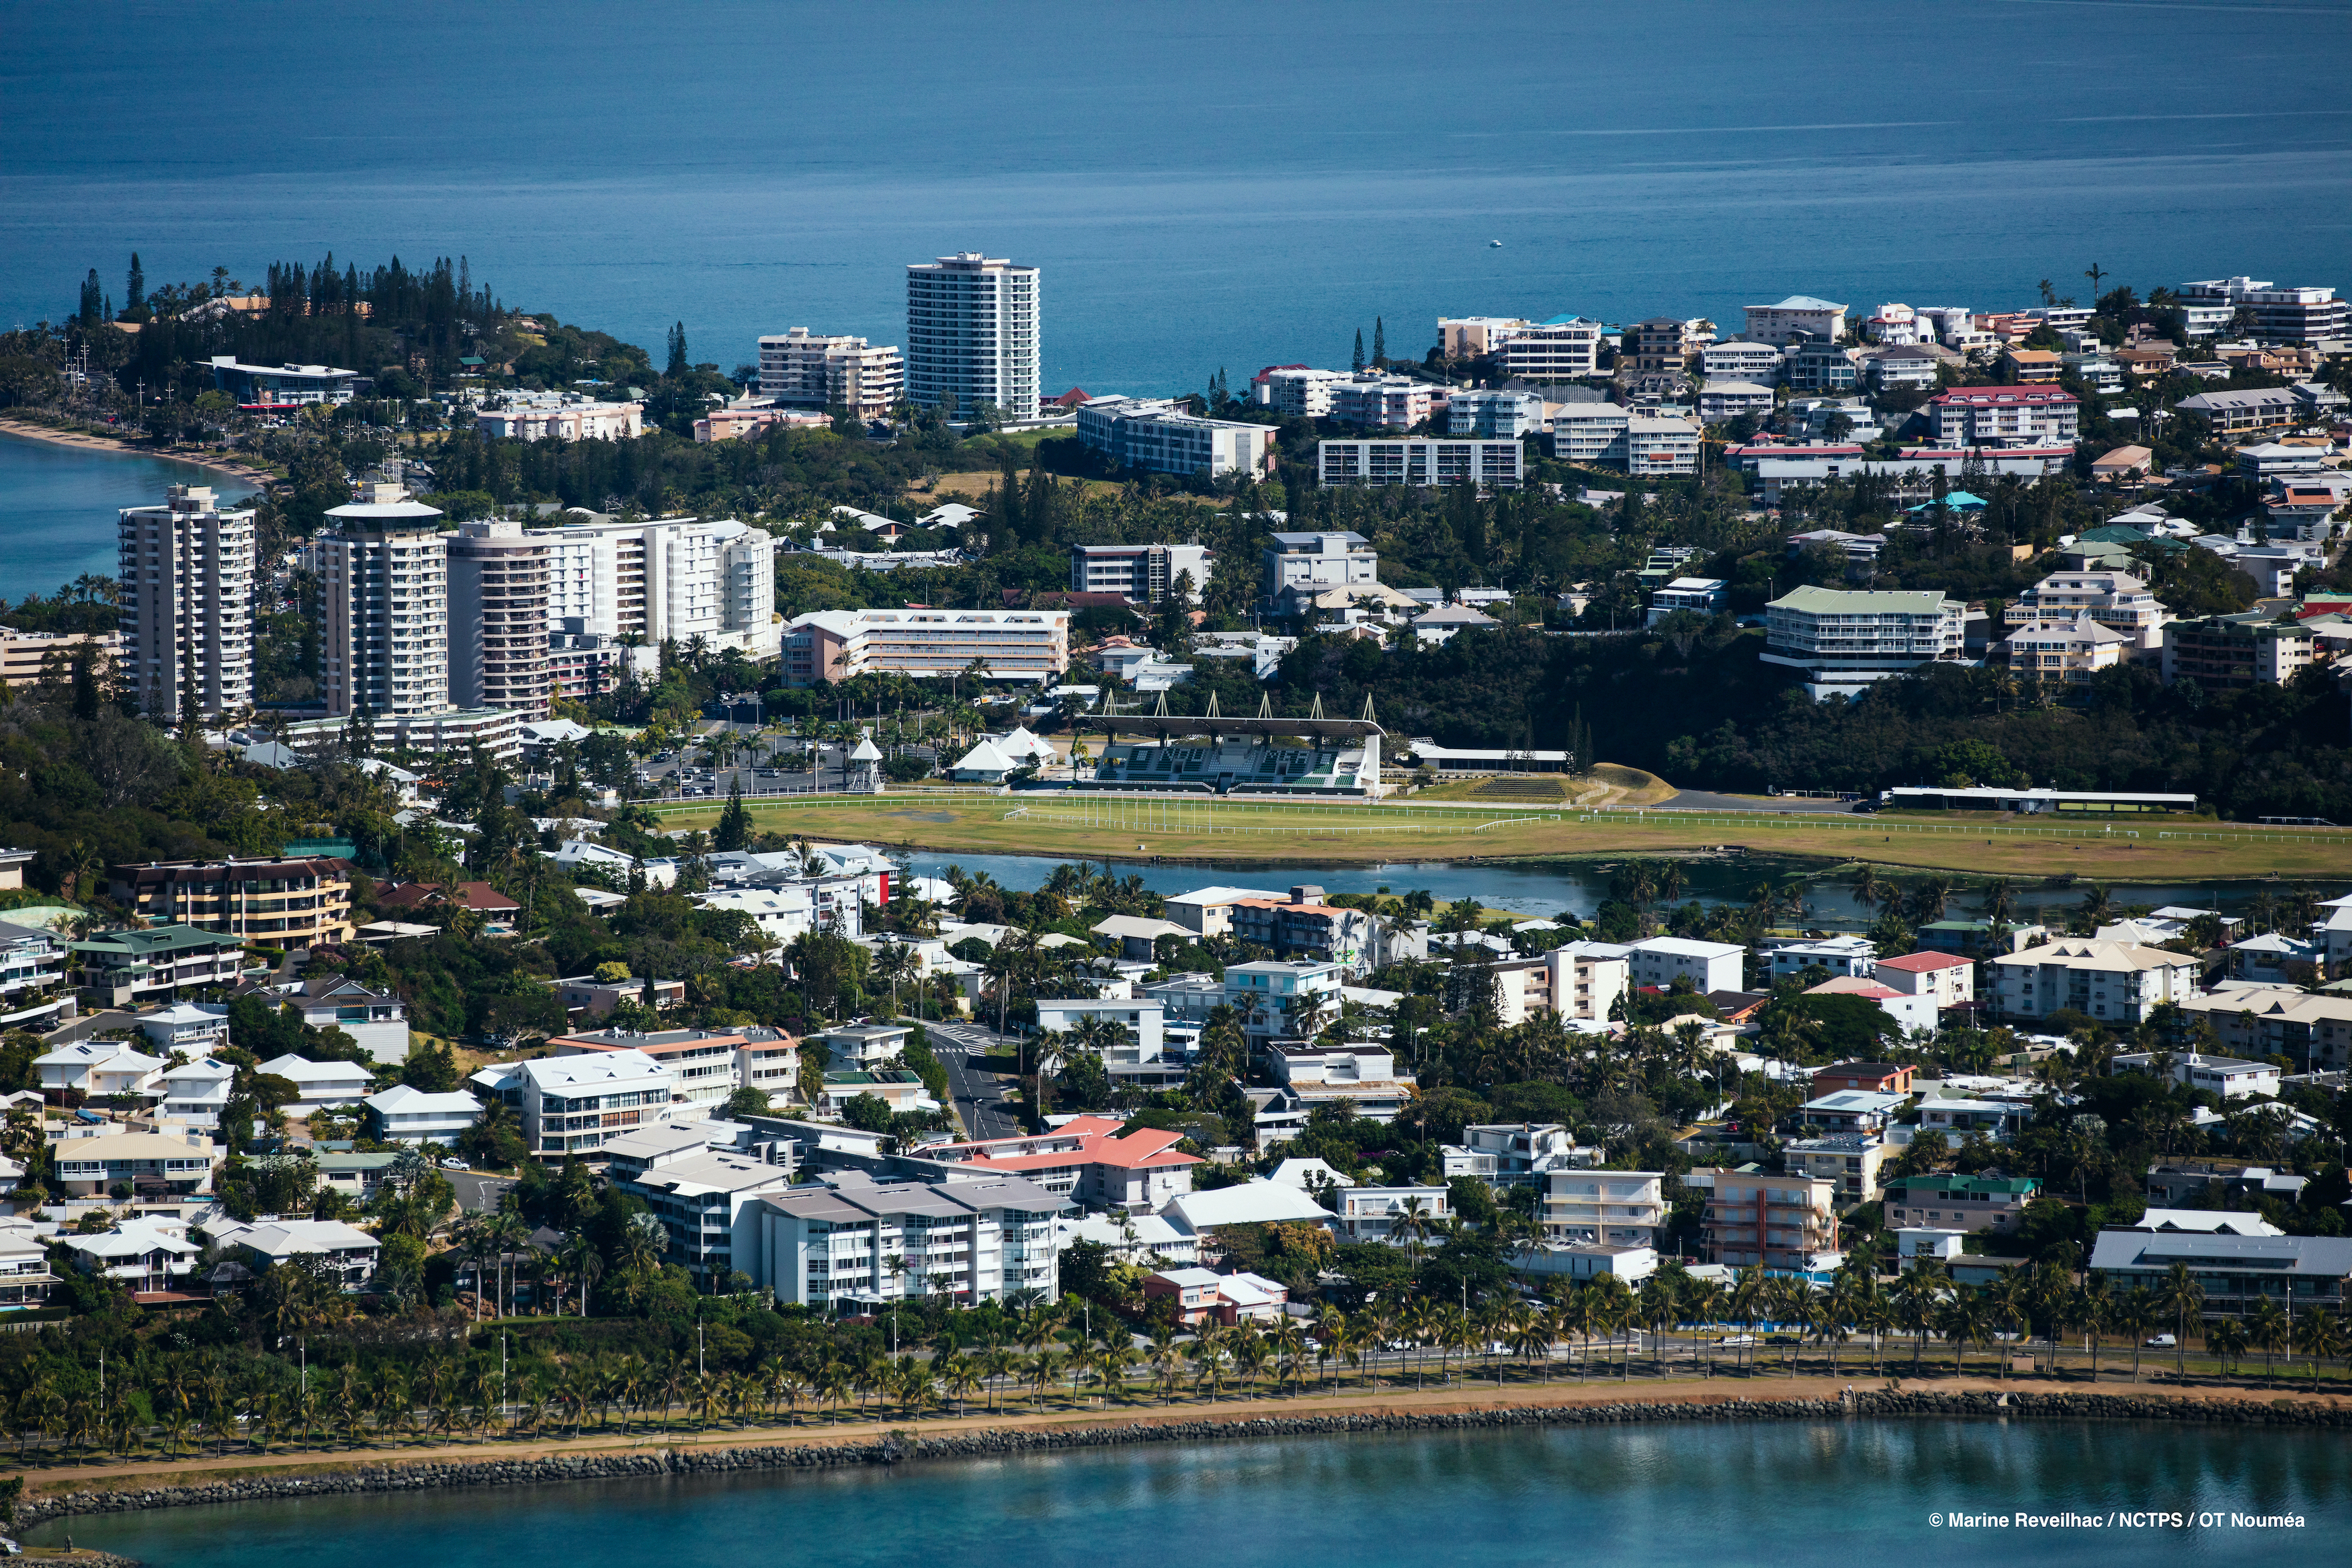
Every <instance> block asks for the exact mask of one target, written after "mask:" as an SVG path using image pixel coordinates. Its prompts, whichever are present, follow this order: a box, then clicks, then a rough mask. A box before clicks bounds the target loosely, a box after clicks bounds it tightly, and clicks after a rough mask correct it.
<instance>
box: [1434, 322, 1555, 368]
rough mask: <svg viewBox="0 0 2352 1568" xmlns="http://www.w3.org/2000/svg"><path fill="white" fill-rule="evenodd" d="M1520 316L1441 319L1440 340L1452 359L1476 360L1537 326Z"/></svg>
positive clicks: (1438, 328)
mask: <svg viewBox="0 0 2352 1568" xmlns="http://www.w3.org/2000/svg"><path fill="white" fill-rule="evenodd" d="M1534 325H1535V323H1534V322H1532V321H1528V320H1523V319H1520V318H1518V317H1517V316H1441V317H1439V318H1438V319H1437V340H1438V342H1439V343H1440V344H1441V345H1443V346H1444V352H1445V357H1446V358H1447V359H1449V360H1475V359H1476V358H1478V357H1479V356H1480V355H1482V354H1491V353H1493V352H1494V351H1495V350H1497V349H1499V348H1501V347H1502V346H1503V345H1504V344H1505V343H1507V342H1509V341H1510V340H1512V339H1513V338H1516V337H1517V336H1518V335H1519V334H1520V333H1522V332H1525V331H1527V330H1528V329H1530V328H1532V327H1534Z"/></svg>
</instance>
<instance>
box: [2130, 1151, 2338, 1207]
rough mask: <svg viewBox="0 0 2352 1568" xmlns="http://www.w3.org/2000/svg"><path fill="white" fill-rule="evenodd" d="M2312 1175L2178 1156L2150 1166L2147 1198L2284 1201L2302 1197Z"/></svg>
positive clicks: (2175, 1202)
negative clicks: (2172, 1160)
mask: <svg viewBox="0 0 2352 1568" xmlns="http://www.w3.org/2000/svg"><path fill="white" fill-rule="evenodd" d="M2310 1179H2311V1178H2310V1177H2308V1176H2290V1175H2287V1174H2286V1173H2284V1172H2283V1171H2278V1170H2273V1168H2271V1167H2270V1166H2241V1165H2238V1164H2235V1163H2233V1162H2229V1161H2222V1160H2179V1161H2175V1162H2173V1163H2171V1164H2158V1165H2155V1166H2149V1167H2148V1172H2147V1200H2148V1202H2150V1203H2152V1204H2159V1205H2164V1206H2168V1207H2178V1206H2179V1205H2181V1204H2190V1203H2213V1204H2219V1205H2220V1206H2221V1207H2224V1208H2228V1207H2232V1206H2241V1205H2242V1206H2246V1207H2252V1205H2254V1204H2256V1203H2258V1202H2260V1201H2261V1200H2262V1199H2263V1198H2265V1197H2272V1198H2277V1199H2278V1200H2279V1201H2281V1202H2283V1203H2294V1202H2297V1201H2298V1200H2300V1199H2301V1197H2302V1196H2303V1189H2304V1188H2305V1186H2308V1185H2310Z"/></svg>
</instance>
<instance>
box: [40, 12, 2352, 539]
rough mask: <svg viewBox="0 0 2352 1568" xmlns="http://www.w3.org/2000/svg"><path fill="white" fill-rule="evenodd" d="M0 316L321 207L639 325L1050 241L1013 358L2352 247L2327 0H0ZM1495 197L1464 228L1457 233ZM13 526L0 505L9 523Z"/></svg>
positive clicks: (1930, 292) (811, 313) (1731, 305)
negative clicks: (1594, 1) (503, 0)
mask: <svg viewBox="0 0 2352 1568" xmlns="http://www.w3.org/2000/svg"><path fill="white" fill-rule="evenodd" d="M0 36H5V37H7V38H8V40H9V45H8V47H7V49H6V50H5V52H0V102H5V104H6V105H7V106H8V109H7V114H6V124H7V130H8V155H7V157H6V159H5V162H0V263H5V265H0V321H12V322H29V321H33V320H36V319H43V318H49V319H55V318H57V317H59V316H60V315H62V314H64V313H65V312H67V311H68V310H69V309H70V308H72V306H73V303H74V299H75V294H76V289H77V287H78V285H79V280H80V278H81V277H82V274H83V272H84V270H85V269H86V268H88V267H97V268H98V269H99V272H100V277H101V280H102V281H103V283H104V284H105V287H107V289H108V290H109V291H110V292H111V293H113V294H114V295H115V296H116V297H117V298H120V297H121V293H122V291H123V286H124V285H123V279H124V269H125V266H126V263H127V261H128V258H129V256H130V254H131V252H132V251H133V250H136V251H138V252H139V253H140V256H141V258H142V262H143V263H144V266H145V272H146V277H147V278H148V280H149V282H150V283H151V284H162V283H167V282H178V281H186V280H194V279H200V278H204V277H209V275H210V274H211V271H212V269H213V268H214V267H215V266H225V267H228V268H229V269H230V270H231V271H232V273H233V274H235V275H236V277H238V278H239V279H240V280H242V281H244V282H247V283H248V284H250V283H253V282H255V281H257V278H258V277H259V276H260V275H261V273H262V271H263V269H264V267H266V266H267V264H268V263H269V262H271V261H286V260H294V261H305V262H310V261H315V260H317V259H318V258H319V257H320V256H321V255H322V254H324V253H325V252H326V251H327V250H328V249H330V248H331V249H332V250H333V251H334V253H335V255H336V256H337V258H338V259H339V260H355V261H358V262H359V263H361V264H362V265H367V264H372V263H375V262H380V261H382V260H383V259H385V258H387V257H389V256H392V255H393V254H394V253H397V254H398V255H399V256H401V258H402V259H403V260H404V261H406V262H409V263H411V264H412V265H413V264H415V263H417V262H420V261H425V260H429V258H430V257H431V256H435V255H436V254H446V255H450V256H457V255H461V254H462V255H464V256H467V258H468V260H469V262H470V265H471V267H472V271H473V275H474V277H476V278H478V279H483V280H487V281H488V282H489V283H490V284H491V285H492V286H493V287H495V288H496V289H497V291H498V292H499V295H500V296H501V297H502V298H505V299H507V300H508V301H509V302H510V303H513V304H517V305H520V306H525V307H529V308H534V309H541V310H551V311H553V312H556V313H557V314H559V315H560V316H561V317H562V319H565V320H567V321H573V320H576V321H581V322H584V323H586V324H588V325H591V326H594V327H600V328H604V329H608V330H611V331H614V332H616V333H619V334H620V335H622V336H623V337H625V338H627V339H629V340H633V341H635V342H637V343H640V344H644V345H646V346H647V347H649V348H652V349H654V350H656V352H658V350H659V346H660V344H661V342H662V339H663V334H664V332H665V331H666V330H667V329H668V327H669V326H670V324H671V323H672V322H673V321H682V322H683V323H684V324H685V326H686V329H687V332H688V343H689V346H690V348H691V350H692V352H693V356H694V358H696V359H697V360H698V361H711V362H715V363H717V364H719V366H720V367H721V368H722V369H731V368H732V367H733V366H735V365H736V364H738V363H740V362H743V361H749V360H751V359H753V358H755V357H756V356H755V348H754V340H755V339H756V338H757V336H758V335H759V334H760V333H761V332H778V331H782V330H784V329H787V328H789V327H793V326H806V327H809V328H811V329H816V330H820V331H835V332H855V333H858V334H861V335H864V336H866V337H868V338H870V339H873V340H876V341H877V342H886V343H900V342H903V340H904V335H905V334H904V320H905V314H904V301H905V293H904V289H905V284H904V275H903V272H902V270H901V269H902V268H903V267H904V266H905V264H906V263H908V262H910V261H918V260H923V259H927V258H929V257H930V256H936V255H939V254H941V253H944V252H950V251H954V250H961V249H982V250H985V251H986V252H987V253H988V254H990V255H992V256H1012V257H1013V258H1014V259H1016V260H1019V261H1023V262H1026V263H1034V264H1035V265H1038V266H1039V267H1042V268H1043V269H1044V274H1043V324H1044V361H1045V363H1044V371H1045V382H1046V384H1047V385H1048V386H1049V387H1050V388H1052V389H1054V390H1056V391H1058V390H1060V389H1062V388H1065V387H1068V386H1072V385H1079V386H1084V387H1085V388H1086V389H1087V390H1088V391H1089V392H1176V391H1184V390H1197V389H1199V388H1201V387H1202V386H1203V385H1204V384H1205V382H1206V380H1207V378H1208V377H1209V375H1210V374H1211V373H1212V372H1213V371H1218V370H1219V369H1221V368H1222V369H1223V370H1225V371H1227V372H1228V373H1229V375H1230V377H1231V379H1232V380H1233V381H1234V382H1236V383H1237V384H1238V383H1240V382H1243V381H1244V380H1245V379H1246V378H1247V377H1248V376H1249V375H1250V374H1252V373H1254V372H1255V371H1256V370H1257V369H1258V368H1259V367H1261V366H1264V365H1267V364H1281V363H1290V362H1298V361H1304V362H1308V363H1315V364H1322V365H1333V364H1343V363H1345V361H1347V359H1348V357H1349V353H1350V351H1351V348H1352V344H1353V340H1354V335H1355V334H1356V333H1357V332H1358V331H1359V330H1360V331H1362V333H1363V334H1364V338H1365V342H1366V345H1367V347H1368V348H1369V346H1370V343H1371V340H1372V335H1373V328H1374V323H1375V319H1381V320H1382V321H1383V322H1384V324H1385V328H1386V342H1387V347H1388V349H1389V350H1390V352H1391V354H1394V355H1401V356H1402V355H1410V356H1414V357H1418V356H1419V355H1420V354H1422V353H1423V351H1424V350H1427V349H1428V348H1429V347H1430V346H1431V344H1432V343H1433V341H1434V340H1435V322H1436V319H1437V318H1438V317H1439V316H1440V315H1508V316H1518V315H1525V316H1532V317H1537V318H1543V317H1549V316H1553V315H1558V314H1561V313H1568V312H1573V313H1577V314H1581V315H1586V316H1593V317H1599V318H1601V319H1606V320H1612V321H1622V320H1631V319H1638V318H1640V317H1643V316H1648V315H1654V314H1661V313H1663V314H1671V315H1675V316H1698V315H1703V316H1706V317H1708V318H1710V319H1714V320H1715V321H1716V322H1717V324H1718V325H1719V326H1720V327H1722V328H1723V329H1725V331H1726V335H1729V334H1730V333H1731V332H1733V331H1736V330H1737V329H1738V325H1739V322H1740V319H1741V318H1740V315H1739V310H1740V307H1741V306H1743V305H1748V304H1755V303H1760V302H1769V301H1772V300H1776V299H1779V298H1782V297H1784V296H1786V295H1789V294H1792V293H1806V294H1816V295H1822V296H1825V297H1827V298H1832V299H1837V300H1842V301H1845V302H1848V303H1850V304H1852V305H1853V306H1854V307H1855V308H1856V309H1857V310H1859V311H1868V310H1870V309H1873V308H1875V307H1876V306H1877V305H1878V304H1879V303H1880V302H1881V301H1883V300H1890V299H1899V300H1904V301H1906V302H1909V303H1911V304H1914V305H1926V304H1943V305H1965V306H1969V307H1972V308H1977V309H1979V310H1990V309H1995V308H2018V307H2022V306H2025V305H2029V304H2032V303H2037V302H2038V301H2039V298H2040V295H2039V293H2038V290H2037V285H2038V283H2039V282H2040V280H2042V279H2043V278H2049V279H2051V280H2052V282H2053V287H2054V290H2055V291H2056V292H2057V293H2059V294H2061V295H2069V296H2074V297H2076V298H2082V299H2084V300H2087V299H2088V298H2089V297H2090V294H2091V290H2092V285H2091V280H2090V279H2089V278H2087V277H2084V271H2085V269H2086V268H2089V267H2093V266H2097V267H2101V268H2102V269H2103V270H2104V271H2105V272H2106V273H2109V274H2112V275H2113V276H2112V277H2110V278H2109V279H2108V280H2107V286H2108V287H2112V286H2113V285H2114V284H2115V283H2117V282H2122V283H2129V284H2132V285H2134V286H2136V287H2139V288H2140V289H2141V290H2142V291H2143V292H2144V291H2145V290H2146V289H2147V288H2148V287H2152V286H2154V285H2158V284H2177V283H2179V282H2181V281H2184V280H2186V279H2189V278H2199V277H2216V276H2226V275H2230V274H2234V273H2241V272H2245V273H2251V274H2252V275H2254V276H2256V277H2264V278H2271V279H2274V280H2277V281H2281V282H2293V283H2306V282H2315V283H2333V284H2338V285H2352V268H2347V260H2352V257H2348V256H2347V243H2346V241H2347V226H2348V225H2352V159H2347V157H2346V152H2347V149H2352V100H2347V99H2346V97H2345V95H2344V94H2343V92H2342V74H2343V71H2344V69H2345V67H2346V65H2347V61H2352V5H2347V4H2346V3H2345V0H2293V3H2274V0H2182V3H2172V0H1949V3H1945V4H1937V5H1926V4H1920V3H1916V0H1872V3H1864V0H1812V3H1811V4H1808V5H1801V6H1762V5H1751V4H1747V3H1744V0H1655V3H1653V4H1649V5H1638V6H1634V5H1623V6H1619V5H1562V4H1542V5H1538V4H1510V3H1505V4H1497V5H1485V6H1479V7H1475V8H1463V7H1453V6H1442V5H1426V4H1418V3H1414V4H1408V3H1401V0H1367V3H1350V4H1339V3H1337V0H1294V3H1290V4H1285V5H1273V6H1269V5H1260V4H1234V3H1232V0H1208V3H1203V4H1195V5H1182V6H1154V7H1145V6H1071V5H1061V4H1048V3H1045V0H1000V3H998V4H993V5H967V4H949V3H946V0H899V3H895V4H890V5H870V6H844V5H817V4H812V3H808V0H707V3H703V4H695V5H677V6H661V7H647V6H645V5H635V4H620V3H616V0H574V3H573V4H571V5H566V6H564V7H563V8H562V10H561V11H560V12H554V13H551V12H544V11H541V10H538V9H536V8H531V7H520V6H482V5H461V4H457V3H455V0H418V3H415V4H410V5H401V6H395V7H375V8H357V7H351V6H321V5H312V4H308V3H298V0H250V3H248V4H245V5H238V6H236V8H234V9H233V10H227V11H224V10H221V9H219V8H217V7H210V6H191V5H176V4H165V3H155V0H149V3H144V4H138V3H133V4H118V5H104V6H74V5H42V4H37V3H36V0H7V3H6V4H5V5H0ZM1496 240H1499V241H1501V242H1502V243H1501V246H1499V248H1498V247H1496V246H1494V245H1493V244H1491V243H1490V242H1493V241H1496ZM8 537H9V536H5V535H0V539H5V538H8Z"/></svg>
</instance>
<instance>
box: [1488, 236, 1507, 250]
mask: <svg viewBox="0 0 2352 1568" xmlns="http://www.w3.org/2000/svg"><path fill="white" fill-rule="evenodd" d="M1486 248H1487V249H1489V250H1500V249H1502V248H1503V242H1502V241H1501V240H1498V239H1490V240H1488V241H1487V242H1486Z"/></svg>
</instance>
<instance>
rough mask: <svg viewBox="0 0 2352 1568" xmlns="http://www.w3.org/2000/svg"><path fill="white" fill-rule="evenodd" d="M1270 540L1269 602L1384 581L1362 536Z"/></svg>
mask: <svg viewBox="0 0 2352 1568" xmlns="http://www.w3.org/2000/svg"><path fill="white" fill-rule="evenodd" d="M1325 444H1326V445H1328V444H1329V443H1328V442H1327V443H1325ZM1266 537H1267V538H1269V539H1270V540H1271V541H1272V543H1271V544H1270V545H1269V546H1268V547H1267V549H1266V551H1265V596H1266V597H1267V598H1268V599H1278V598H1280V597H1281V596H1282V593H1283V591H1285V590H1286V589H1291V588H1296V589H1298V590H1300V591H1307V592H1311V591H1316V590H1318V589H1325V588H1347V587H1350V586H1352V585H1354V584H1356V583H1360V582H1378V581H1379V580H1380V579H1381V558H1380V555H1379V553H1378V552H1377V551H1375V550H1374V549H1372V547H1371V541H1370V539H1367V538H1364V536H1363V535H1361V534H1347V533H1340V534H1300V533H1277V534H1269V535H1267V536H1266Z"/></svg>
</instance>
